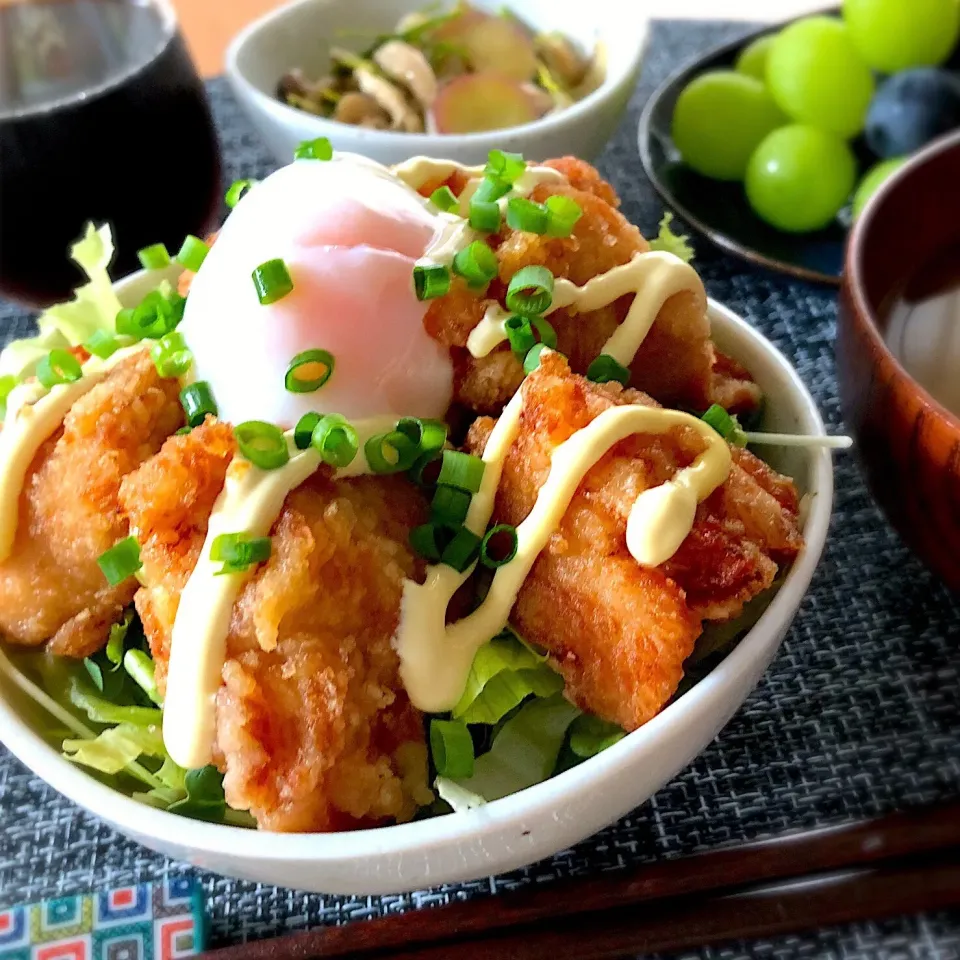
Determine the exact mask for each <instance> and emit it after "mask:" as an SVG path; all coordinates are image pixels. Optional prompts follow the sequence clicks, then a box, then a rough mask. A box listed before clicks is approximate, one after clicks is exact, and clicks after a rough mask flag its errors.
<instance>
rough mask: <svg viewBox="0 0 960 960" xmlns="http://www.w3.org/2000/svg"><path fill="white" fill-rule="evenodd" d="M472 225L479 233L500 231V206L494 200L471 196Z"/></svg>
mask: <svg viewBox="0 0 960 960" xmlns="http://www.w3.org/2000/svg"><path fill="white" fill-rule="evenodd" d="M470 226H471V227H473V229H474V230H476V231H478V232H479V233H499V232H500V207H499V206H498V205H497V203H496V201H494V200H478V199H477V197H476V196H472V197H471V198H470Z"/></svg>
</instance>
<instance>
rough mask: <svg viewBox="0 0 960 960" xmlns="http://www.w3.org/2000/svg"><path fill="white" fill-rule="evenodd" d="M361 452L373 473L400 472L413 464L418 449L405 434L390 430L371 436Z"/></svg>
mask: <svg viewBox="0 0 960 960" xmlns="http://www.w3.org/2000/svg"><path fill="white" fill-rule="evenodd" d="M363 452H364V455H365V456H366V458H367V463H368V464H369V465H370V469H371V470H372V471H373V472H374V473H401V472H402V471H404V470H409V469H410V468H411V467H412V466H413V465H414V463H415V462H416V459H417V454H418V452H419V451H418V450H417V447H416V445H415V444H414V443H412V442H411V441H410V438H409V437H408V436H407V435H406V434H404V433H401V432H400V431H399V430H391V431H390V432H389V433H379V434H377V435H376V436H374V437H371V438H370V439H369V440H368V441H367V442H366V443H365V444H364V445H363Z"/></svg>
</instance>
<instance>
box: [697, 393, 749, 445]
mask: <svg viewBox="0 0 960 960" xmlns="http://www.w3.org/2000/svg"><path fill="white" fill-rule="evenodd" d="M700 419H701V420H703V422H704V423H706V424H709V425H710V426H711V427H713V429H714V430H716V431H717V433H719V434H720V436H721V437H723V439H724V440H727V441H729V442H730V443H733V444H736V445H737V446H743V445H744V436H743V430H741V429H740V422H739V421H738V420H737V418H736V417H734V416H731V415H730V414H729V413H727V411H726V410H724V409H723V407H721V406H720V404H718V403H715V404H713V405H712V406H711V407H710V409H709V410H707V412H706V413H705V414H704V415H703V416H702V417H701V418H700Z"/></svg>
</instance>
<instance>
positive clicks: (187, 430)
mask: <svg viewBox="0 0 960 960" xmlns="http://www.w3.org/2000/svg"><path fill="white" fill-rule="evenodd" d="M192 430H193V427H180V429H179V430H174V431H173V435H174V436H175V437H185V436H186V435H187V434H188V433H190V432H191V431H192Z"/></svg>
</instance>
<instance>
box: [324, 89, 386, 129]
mask: <svg viewBox="0 0 960 960" xmlns="http://www.w3.org/2000/svg"><path fill="white" fill-rule="evenodd" d="M333 119H334V120H339V121H340V122H341V123H350V124H353V125H354V126H357V127H368V128H370V129H371V130H386V129H387V127H389V126H390V116H389V114H388V113H387V111H386V110H384V109H383V107H381V106H380V104H379V103H377V101H376V100H374V99H373V97H368V96H367V95H366V94H365V93H345V94H344V95H343V96H342V97H341V98H340V101H339V103H338V104H337V108H336V110H334V112H333Z"/></svg>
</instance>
